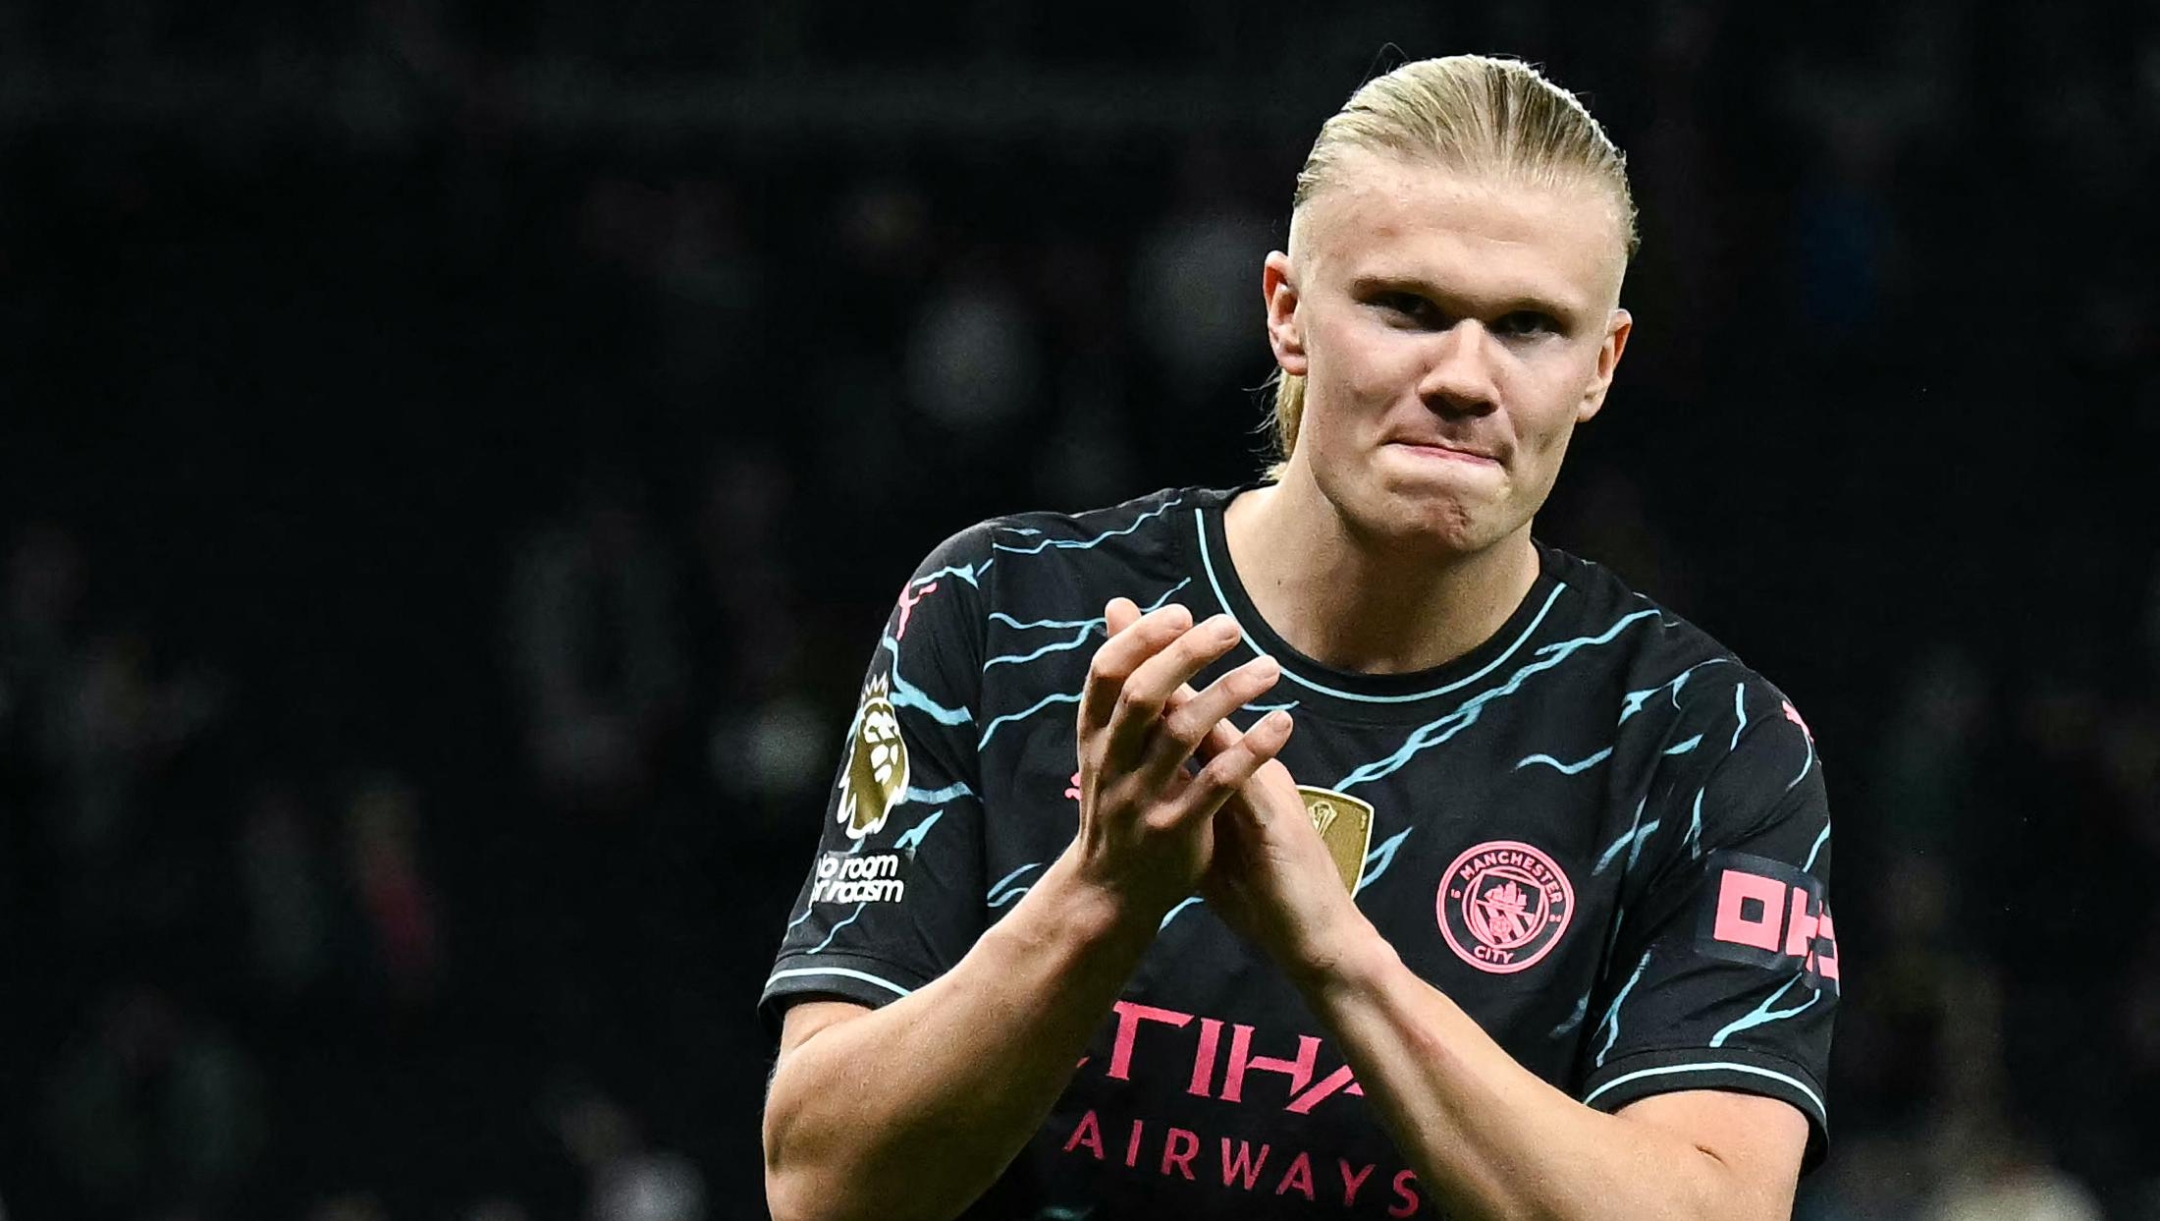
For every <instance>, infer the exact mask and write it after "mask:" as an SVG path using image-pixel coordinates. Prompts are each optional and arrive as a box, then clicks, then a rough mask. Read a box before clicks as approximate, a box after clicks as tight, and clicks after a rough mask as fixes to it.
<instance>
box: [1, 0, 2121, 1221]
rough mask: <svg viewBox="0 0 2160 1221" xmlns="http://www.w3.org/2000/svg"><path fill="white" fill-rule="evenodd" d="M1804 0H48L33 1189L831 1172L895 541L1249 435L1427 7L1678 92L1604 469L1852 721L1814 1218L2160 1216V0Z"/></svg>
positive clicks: (8, 658)
mask: <svg viewBox="0 0 2160 1221" xmlns="http://www.w3.org/2000/svg"><path fill="white" fill-rule="evenodd" d="M257 7H259V6H257ZM1759 7H1760V6H1749V5H1741V4H1737V3H1723V2H1720V0H1634V2H1629V3H1622V4H1618V5H1608V6H1603V7H1601V9H1600V10H1599V12H1598V13H1596V14H1594V15H1588V14H1577V13H1574V12H1572V11H1566V12H1564V11H1563V10H1562V8H1561V7H1560V6H1553V5H1544V4H1528V5H1521V4H1517V5H1506V6H1495V7H1494V8H1493V9H1492V11H1490V12H1488V13H1482V14H1480V13H1473V12H1467V11H1457V10H1456V8H1455V6H1410V5H1392V4H1390V5H1376V6H1371V8H1370V9H1369V10H1360V11H1358V12H1355V13H1350V14H1345V15H1343V16H1341V17H1339V18H1338V17H1332V16H1331V17H1329V18H1327V19H1326V20H1324V21H1323V20H1322V19H1321V18H1319V17H1317V16H1316V15H1315V14H1313V13H1311V12H1309V11H1304V10H1299V12H1300V13H1302V15H1300V16H1297V17H1296V20H1295V23H1294V24H1285V22H1286V21H1287V20H1288V19H1289V17H1290V16H1291V15H1292V14H1290V12H1289V10H1287V9H1286V10H1284V12H1283V13H1280V14H1278V13H1276V12H1274V11H1273V10H1272V9H1269V8H1267V7H1266V6H1260V7H1249V6H1232V5H1227V4H1222V3H1218V2H1215V0H1183V2H1182V3H1175V4H1171V5H1167V6H1165V5H1160V4H1156V5H1148V6H1136V5H1129V4H1123V5H1120V4H1113V5H1111V6H1109V8H1107V9H1106V8H1104V7H1103V6H1099V5H1098V6H1077V7H1076V6H1065V7H1064V9H1063V10H1062V11H1052V10H1051V9H1043V10H1040V11H1034V10H1033V9H1032V8H1030V7H1029V6H1002V5H980V4H978V5H974V6H970V7H968V8H967V11H966V12H964V13H960V14H957V15H956V16H955V17H954V19H953V20H951V21H949V22H935V21H926V20H922V19H921V16H920V14H916V13H915V12H913V10H910V9H907V8H905V7H904V6H903V7H901V8H891V7H884V6H873V5H866V4H860V3H853V2H849V0H810V2H806V3H802V4H795V5H781V6H767V7H766V8H765V9H763V10H761V11H757V12H752V11H749V10H748V9H747V8H744V9H741V10H738V9H736V8H734V7H731V6H728V5H721V6H717V7H715V6H710V5H691V4H687V3H682V2H679V0H650V2H646V3H640V4H637V5H632V6H628V7H627V8H623V7H621V6H617V7H612V8H611V7H604V6H595V5H585V4H573V3H570V2H569V0H553V2H551V3H547V4H541V5H532V6H510V5H502V4H485V3H467V4H452V3H449V2H448V0H434V2H430V0H383V2H380V3H371V4H367V5H360V6H352V7H351V8H350V9H347V8H343V7H335V8H334V9H324V8H321V7H320V6H317V7H316V8H314V9H310V10H306V11H305V12H302V11H301V10H285V9H280V10H278V11H277V12H276V13H274V14H273V13H268V12H254V11H251V10H250V8H249V6H241V7H239V8H236V9H232V10H230V11H226V10H220V11H219V12H217V13H207V12H195V11H192V10H187V11H184V10H183V6H180V5H177V4H171V3H166V2H164V0H99V2H97V3H92V4H82V5H58V4H30V5H23V6H8V7H0V335H5V336H6V340H7V343H8V351H7V358H6V359H5V360H0V402H4V403H6V404H7V405H8V406H7V408H6V409H5V410H0V548H4V551H0V959H4V961H6V962H7V963H8V964H10V966H9V972H10V973H9V976H8V979H9V981H10V983H11V985H12V986H10V987H9V988H7V989H6V995H7V998H8V1003H7V1004H6V1006H4V1007H0V1034H4V1036H5V1037H4V1038H0V1200H4V1201H5V1205H6V1208H7V1209H8V1210H10V1211H8V1212H7V1214H6V1215H8V1216H11V1217H18V1218H21V1219H23V1221H36V1219H37V1218H42V1217H48V1216H56V1217H69V1218H83V1219H84V1221H211V1219H213V1218H223V1217H258V1216H260V1217H292V1218H299V1219H301V1221H403V1219H405V1218H449V1219H456V1221H549V1219H552V1218H564V1219H567V1218H573V1217H575V1218H590V1219H591V1221H696V1219H698V1218H724V1217H738V1216H740V1217H754V1216H760V1215H762V1212H763V1209H762V1200H761V1187H760V1181H759V1177H758V1165H759V1162H758V1151H757V1122H758V1110H759V1105H760V1093H761V1089H762V1086H763V1082H764V1078H765V1073H766V1071H767V1069H768V1067H769V1064H770V1057H771V1044H770V1041H769V1037H768V1035H767V1033H766V1032H764V1031H762V1030H761V1029H760V1028H759V1027H758V1025H757V1023H756V1021H755V1018H754V1016H753V1013H752V1006H753V1004H754V1001H755V998H756V993H757V990H758V987H759V985H760V983H761V981H762V979H763V977H764V972H765V969H766V967H767V965H768V964H769V961H770V955H771V953H772V951H773V949H774V947H775V946H776V944H777V940H778V936H779V932H780V926H781V923H782V921H783V920H784V919H785V908H786V906H787V905H788V903H789V902H790V901H791V900H792V898H793V897H794V894H795V891H796V888H797V886H798V884H799V882H800V879H801V876H802V870H803V869H804V868H806V867H807V865H808V863H809V859H810V854H811V850H812V845H813V843H814V840H815V837H816V827H817V813H818V811H819V810H820V809H821V808H822V804H823V801H824V794H825V792H826V789H827V786H828V785H829V784H830V781H831V772H832V768H833V767H834V765H835V762H836V760H837V758H838V753H839V748H840V744H841V743H840V739H841V735H842V733H843V731H844V728H845V722H846V716H847V712H848V709H849V707H850V706H851V704H852V697H853V694H854V691H855V688H856V685H857V684H858V682H859V678H860V674H861V671H862V668H863V666H864V665H865V664H866V663H867V661H868V659H869V650H870V646H871V644H872V643H874V639H875V632H876V629H877V624H878V623H880V622H881V621H882V620H883V617H884V615H885V612H886V609H887V607H888V606H889V604H890V599H891V598H892V597H893V596H894V594H895V593H896V592H897V590H898V588H899V585H900V582H901V581H902V579H903V578H904V577H905V576H906V574H907V573H908V572H909V571H910V570H911V569H912V567H913V566H914V564H915V562H916V560H917V559H918V558H919V557H920V556H921V555H922V554H923V553H924V552H926V551H927V550H928V549H929V547H930V546H932V545H933V544H934V543H935V542H936V541H937V540H938V539H940V538H942V537H943V536H945V535H946V534H948V533H950V532H951V531H953V530H955V529H957V528H958V527H960V526H962V525H965V524H967V523H968V522H970V521H973V520H976V519H978V518H980V517H983V516H987V515H990V514H993V513H998V512H1005V511H1011V510H1016V509H1022V508H1038V507H1057V508H1080V507H1088V506H1093V505H1098V504H1103V503H1108V502H1111V501H1114V500H1119V499H1123V498H1126V497H1128V496H1133V495H1138V494H1141V493H1144V492H1147V491H1151V490H1153V489H1155V488H1157V487H1160V486H1164V485H1167V484H1172V483H1206V484H1213V485H1218V486H1221V485H1229V484H1236V483H1240V482H1245V481H1248V480H1251V479H1253V478H1255V477H1256V474H1257V471H1258V470H1259V468H1260V466H1261V464H1262V458H1263V456H1262V454H1261V452H1260V448H1259V446H1260V438H1259V436H1258V434H1257V433H1256V432H1255V431H1254V429H1255V426H1256V425H1257V424H1258V423H1259V422H1260V421H1261V419H1262V418H1263V415H1264V401H1263V400H1264V396H1263V395H1262V394H1261V393H1259V391H1258V388H1259V387H1260V385H1261V383H1262V381H1263V379H1264V378H1265V377H1266V375H1267V373H1268V370H1269V362H1268V356H1267V350H1266V346H1265V343H1264V340H1263V336H1262V333H1261V330H1260V321H1261V311H1260V296H1259V291H1258V283H1259V272H1258V268H1259V260H1260V258H1261V256H1262V255H1263V254H1264V253H1265V252H1266V251H1267V250H1268V249H1270V248H1271V247H1272V246H1275V245H1279V244H1280V243H1281V242H1282V240H1283V233H1284V225H1285V220H1286V215H1285V213H1286V208H1287V204H1288V198H1289V188H1290V184H1291V179H1292V175H1293V174H1294V172H1295V170H1296V168H1297V165H1298V163H1299V161H1300V160H1301V158H1302V155H1303V152H1304V149H1305V147H1306V146H1307V145H1308V144H1309V142H1310V140H1311V137H1312V134H1313V132H1314V130H1315V129H1316V128H1317V125H1318V123H1319V122H1320V120H1321V119H1322V118H1324V117H1325V116H1326V114H1328V113H1329V112H1331V111H1332V109H1333V108H1334V106H1336V105H1337V104H1339V102H1340V100H1341V98H1342V97H1344V96H1346V95H1347V94H1348V92H1349V91H1350V90H1351V88H1353V87H1354V86H1355V85H1356V84H1357V83H1358V82H1359V81H1360V80H1361V79H1362V78H1363V77H1364V76H1365V75H1366V74H1367V73H1368V72H1370V71H1373V70H1376V69H1379V68H1384V67H1386V66H1388V64H1389V60H1388V57H1389V56H1390V55H1394V54H1398V53H1399V52H1397V51H1395V50H1390V49H1388V48H1387V44H1388V43H1389V42H1390V41H1391V40H1392V42H1393V43H1395V44H1399V46H1400V48H1401V49H1403V50H1407V51H1409V52H1411V53H1415V54H1433V53H1444V52H1447V51H1453V50H1468V49H1477V50H1507V51H1512V52H1514V53H1518V54H1521V55H1524V56H1525V57H1528V58H1532V59H1535V60H1539V61H1542V62H1544V63H1546V64H1547V65H1548V66H1549V68H1550V70H1551V71H1552V73H1553V74H1554V75H1555V77H1556V78H1557V79H1559V80H1560V81H1562V82H1563V83H1565V84H1567V85H1569V86H1571V87H1573V88H1576V89H1578V90H1581V91H1583V92H1585V93H1586V94H1587V95H1588V96H1589V100H1590V102H1591V104H1592V106H1593V109H1594V110H1595V111H1596V113H1598V114H1599V115H1600V117H1601V118H1603V119H1604V120H1605V121H1606V122H1607V124H1608V125H1609V126H1610V127H1611V129H1612V130H1613V132H1614V134H1615V136H1616V137H1617V138H1618V139H1619V141H1620V142H1621V144H1622V145H1623V147H1625V148H1627V149H1628V150H1629V151H1630V153H1631V156H1632V164H1633V174H1634V180H1635V184H1636V190H1637V194H1638V199H1639V202H1640V204H1641V206H1642V209H1643V228H1644V239H1645V240H1644V247H1643V253H1642V256H1641V258H1640V259H1639V261H1638V262H1637V264H1636V265H1635V267H1634V269H1633V270H1632V272H1631V276H1630V280H1629V286H1628V289H1627V293H1626V298H1625V303H1626V304H1627V305H1628V306H1629V308H1631V309H1632V310H1633V311H1634V314H1635V317H1636V327H1637V329H1636V333H1635V337H1634V339H1633V341H1632V343H1631V346H1630V349H1629V353H1628V356H1627V360H1626V362H1625V363H1624V364H1623V366H1622V369H1621V372H1620V377H1619V381H1618V387H1617V389H1616V391H1615V393H1614V396H1613V399H1612V402H1611V404H1610V406H1609V408H1608V410H1607V411H1606V413H1605V414H1604V415H1603V416H1602V417H1601V418H1600V419H1599V420H1598V421H1596V422H1595V423H1594V424H1593V425H1591V426H1590V427H1589V428H1588V429H1586V430H1585V431H1584V432H1583V433H1582V434H1581V435H1580V436H1579V438H1578V439H1577V442H1576V444H1575V448H1574V452H1573V454H1572V455H1571V457H1570V460H1569V461H1570V466H1569V469H1568V471H1567V473H1566V474H1565V475H1564V476H1563V477H1562V486H1561V489H1560V490H1559V492H1558V493H1557V494H1556V496H1555V500H1554V502H1553V504H1552V506H1551V507H1550V509H1549V510H1548V512H1547V514H1546V515H1545V517H1544V518H1543V519H1541V523H1540V529H1541V533H1542V534H1543V535H1544V536H1545V537H1546V538H1548V539H1549V540H1550V541H1553V542H1556V543H1558V544H1559V545H1561V546H1564V547H1567V548H1570V549H1572V550H1576V551H1579V552H1580V553H1582V554H1585V555H1588V556H1590V557H1592V558H1595V559H1599V560H1601V561H1604V562H1606V563H1608V564H1610V565H1612V566H1613V567H1615V568H1616V569H1618V570H1619V571H1620V572H1621V573H1622V574H1623V575H1624V576H1626V577H1627V578H1629V579H1630V580H1631V581H1632V582H1633V583H1634V584H1636V585H1637V586H1638V587H1639V588H1642V589H1644V590H1646V591H1648V592H1650V593H1651V594H1652V595H1653V596H1656V597H1658V598H1659V599H1660V600H1661V601H1664V602H1665V603H1667V604H1668V605H1670V606H1672V607H1674V608H1675V609H1676V610H1678V611H1680V612H1681V613H1683V614H1685V615H1688V616H1689V617H1691V618H1694V619H1695V620H1696V621H1697V622H1699V623H1701V624H1702V625H1703V626H1704V627H1706V628H1707V629H1708V630H1709V631H1711V632H1712V633H1713V634H1714V635H1716V636H1718V637H1719V638H1721V639H1722V640H1724V641H1725V642H1726V643H1727V644H1729V645H1731V646H1732V647H1734V648H1735V649H1736V650H1737V651H1738V652H1739V653H1740V654H1741V655H1742V656H1743V657H1744V658H1746V659H1747V660H1748V661H1749V662H1750V663H1751V664H1753V665H1755V666H1756V667H1757V668H1759V669H1761V670H1763V671H1764V672H1766V673H1768V674H1769V675H1771V676H1772V677H1773V678H1774V679H1775V680H1776V681H1777V682H1779V684H1780V685H1781V686H1782V687H1784V688H1785V689H1786V690H1787V691H1788V692H1789V693H1790V694H1791V695H1792V696H1793V698H1794V699H1795V700H1796V701H1797V702H1798V704H1799V705H1800V706H1801V708H1802V709H1803V710H1804V711H1805V712H1806V714H1807V716H1808V718H1809V720H1810V722H1811V723H1812V724H1813V725H1814V726H1815V728H1816V729H1817V731H1818V733H1819V736H1820V740H1821V742H1822V744H1823V753H1824V757H1825V759H1826V763H1827V768H1828V775H1829V778H1830V793H1831V800H1832V808H1833V810H1834V811H1835V814H1836V819H1837V824H1836V825H1837V837H1836V844H1837V857H1836V868H1837V873H1836V877H1835V879H1834V881H1833V894H1834V896H1835V898H1834V902H1835V904H1836V906H1837V910H1838V916H1839V926H1840V930H1841V933H1842V937H1841V940H1842V942H1843V943H1844V946H1845V949H1846V953H1847V957H1848V961H1849V965H1848V967H1847V968H1846V971H1845V983H1846V986H1847V988H1848V992H1847V993H1846V995H1845V997H1844V1001H1843V1006H1842V1008H1841V1011H1840V1017H1839V1030H1838V1036H1837V1043H1836V1049H1835V1053H1834V1056H1833V1081H1832V1099H1831V1104H1832V1115H1833V1125H1834V1133H1833V1136H1834V1151H1833V1158H1832V1160H1831V1162H1830V1163H1829V1165H1828V1166H1827V1167H1826V1168H1825V1169H1824V1170H1823V1171H1822V1172H1821V1173H1820V1174H1818V1175H1816V1176H1814V1177H1813V1178H1812V1179H1811V1180H1810V1181H1809V1183H1808V1185H1807V1187H1806V1189H1805V1191H1804V1193H1803V1199H1802V1205H1801V1212H1800V1215H1801V1216H1802V1217H1803V1218H1807V1219H1809V1221H1997V1219H2000V1221H2043V1219H2045V1221H2054V1219H2058V1218H2059V1219H2062V1221H2082V1219H2084V1218H2102V1217H2106V1218H2130V1219H2132V1221H2153V1219H2156V1218H2160V1159H2156V1157H2155V1155H2154V1154H2153V1152H2152V1151H2153V1150H2154V1149H2156V1148H2160V899H2156V894H2160V891H2156V888H2155V887H2154V886H2153V885H2152V881H2151V879H2152V878H2154V877H2155V876H2156V875H2160V513H2155V512H2154V511H2153V509H2152V504H2153V495H2154V489H2155V488H2156V487H2160V458H2156V457H2155V455H2156V453H2160V448H2156V446H2160V277H2156V276H2155V275H2153V269H2154V268H2156V267H2160V225H2156V224H2155V222H2154V221H2153V219H2152V217H2151V215H2150V214H2149V213H2150V211H2151V208H2150V200H2151V198H2152V197H2153V195H2154V192H2155V191H2156V190H2160V14H2156V13H2155V12H2153V11H2152V10H2150V9H2149V7H2140V6H2137V5H2131V4H2119V5H2106V4H2097V3H2095V4H2082V5H2080V4H2071V5H2063V4H2053V3H2040V2H2039V0H2010V2H2004V3H1982V2H1980V0H1909V2H1900V3H1891V4H1877V5H1870V6H1854V7H1853V8H1852V9H1851V10H1850V11H1849V12H1843V13H1841V14H1839V15H1837V16H1836V18H1835V19H1832V18H1831V17H1829V16H1824V17H1823V18H1821V19H1820V20H1814V19H1811V20H1809V21H1808V22H1807V23H1806V24H1805V25H1804V26H1798V25H1795V24H1794V19H1792V18H1791V17H1789V16H1788V15H1784V14H1779V13H1775V12H1771V11H1768V10H1764V11H1757V10H1758V8H1759ZM1053 8H1055V6H1053ZM1443 10H1444V11H1443ZM1286 29H1294V30H1296V31H1297V32H1298V36H1297V37H1295V38H1286V37H1285V35H1284V31H1285V30H1286ZM1308 35H1309V37H1308ZM1376 54H1377V58H1376Z"/></svg>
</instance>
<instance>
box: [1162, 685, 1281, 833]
mask: <svg viewBox="0 0 2160 1221" xmlns="http://www.w3.org/2000/svg"><path fill="white" fill-rule="evenodd" d="M1292 727H1293V723H1292V721H1291V719H1290V714H1289V713H1287V712H1270V713H1268V714H1267V715H1266V716H1264V717H1261V718H1260V720H1259V721H1258V722H1256V723H1255V724H1254V725H1253V727H1252V728H1251V729H1248V730H1246V731H1245V732H1244V734H1242V735H1241V736H1240V737H1239V738H1238V740H1237V741H1235V742H1233V743H1231V744H1230V745H1229V746H1227V747H1225V748H1224V749H1223V751H1222V753H1220V754H1218V755H1216V756H1215V757H1214V758H1213V759H1210V760H1208V764H1207V766H1206V767H1203V768H1201V769H1200V773H1199V774H1198V775H1196V776H1194V777H1193V781H1192V783H1191V784H1189V785H1187V786H1186V788H1185V791H1184V792H1183V793H1182V794H1180V795H1179V798H1178V803H1177V804H1178V810H1177V813H1176V815H1175V821H1177V822H1179V823H1184V822H1186V821H1188V820H1190V819H1194V818H1212V817H1214V815H1215V812H1216V811H1217V810H1220V809H1221V808H1222V806H1223V803H1224V802H1226V801H1228V800H1229V799H1230V795H1231V794H1232V793H1235V792H1237V790H1238V789H1239V787H1241V786H1242V785H1243V784H1244V783H1245V782H1246V781H1248V780H1250V779H1252V778H1253V774H1254V773H1255V772H1258V771H1259V770H1260V769H1261V768H1262V767H1264V766H1266V764H1267V762H1268V760H1270V759H1273V758H1274V757H1275V756H1276V755H1278V754H1280V753H1282V748H1283V745H1284V744H1285V743H1287V742H1288V741H1289V740H1290V730H1291V729H1292Z"/></svg>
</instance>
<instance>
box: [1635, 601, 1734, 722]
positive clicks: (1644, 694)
mask: <svg viewBox="0 0 2160 1221" xmlns="http://www.w3.org/2000/svg"><path fill="white" fill-rule="evenodd" d="M1623 622H1625V621H1624V620H1623ZM1724 662H1725V659H1724V658H1722V657H1713V658H1711V659H1710V660H1708V661H1698V662H1696V663H1695V664H1694V665H1692V666H1689V667H1688V668H1687V669H1685V670H1682V671H1680V672H1679V673H1678V674H1675V675H1673V676H1672V677H1671V678H1669V679H1667V680H1665V681H1664V682H1662V683H1659V684H1658V685H1657V686H1655V687H1645V688H1644V689H1642V690H1641V691H1630V692H1628V693H1627V697H1626V698H1625V699H1623V700H1621V701H1620V723H1621V724H1622V725H1625V724H1627V722H1628V718H1629V717H1631V716H1634V715H1635V714H1636V713H1638V712H1641V711H1642V710H1643V706H1644V705H1646V704H1648V703H1649V702H1650V697H1651V696H1653V695H1656V694H1657V693H1658V692H1660V691H1664V690H1667V689H1670V690H1671V691H1672V701H1673V707H1674V708H1678V707H1679V706H1680V688H1682V687H1685V686H1687V680H1688V676H1689V675H1691V674H1693V673H1695V671H1697V670H1700V669H1702V668H1703V667H1704V666H1716V665H1723V664H1724Z"/></svg>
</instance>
